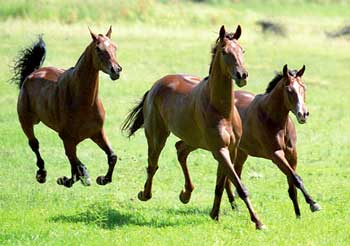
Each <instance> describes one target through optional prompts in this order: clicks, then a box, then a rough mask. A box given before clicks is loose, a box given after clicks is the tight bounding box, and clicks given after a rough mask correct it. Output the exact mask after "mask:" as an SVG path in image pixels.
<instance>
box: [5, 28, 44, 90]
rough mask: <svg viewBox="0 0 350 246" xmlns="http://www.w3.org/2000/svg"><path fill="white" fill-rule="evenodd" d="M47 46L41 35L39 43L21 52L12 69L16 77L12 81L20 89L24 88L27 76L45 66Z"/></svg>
mask: <svg viewBox="0 0 350 246" xmlns="http://www.w3.org/2000/svg"><path fill="white" fill-rule="evenodd" d="M45 46H46V45H45V42H44V40H43V39H42V36H41V35H39V37H38V41H37V42H34V43H33V44H32V45H31V46H29V47H28V48H25V49H23V50H21V51H20V52H19V55H18V57H17V58H16V60H15V63H14V66H13V68H12V70H13V73H14V75H13V77H12V78H11V80H10V81H12V82H14V83H15V84H18V87H19V89H21V88H22V85H23V82H24V80H25V79H26V78H27V76H28V75H30V74H31V73H32V72H33V71H34V70H36V69H38V68H40V67H41V65H42V64H43V62H44V60H45V55H46V47H45Z"/></svg>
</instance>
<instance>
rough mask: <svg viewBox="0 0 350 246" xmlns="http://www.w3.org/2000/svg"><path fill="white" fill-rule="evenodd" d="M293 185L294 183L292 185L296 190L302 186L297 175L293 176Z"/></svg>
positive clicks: (301, 181)
mask: <svg viewBox="0 0 350 246" xmlns="http://www.w3.org/2000/svg"><path fill="white" fill-rule="evenodd" d="M293 183H294V185H295V186H296V187H297V188H299V189H301V188H302V187H303V186H304V184H303V180H302V179H301V177H300V176H299V175H297V174H295V175H293Z"/></svg>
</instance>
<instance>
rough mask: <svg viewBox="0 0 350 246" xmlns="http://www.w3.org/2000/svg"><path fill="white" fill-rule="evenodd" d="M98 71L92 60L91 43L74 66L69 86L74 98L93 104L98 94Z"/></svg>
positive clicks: (83, 102) (86, 103)
mask: <svg viewBox="0 0 350 246" xmlns="http://www.w3.org/2000/svg"><path fill="white" fill-rule="evenodd" d="M98 72H99V70H98V69H97V68H96V67H95V65H94V62H93V57H92V54H91V45H89V46H88V47H87V48H86V50H85V51H84V53H83V54H82V55H81V57H80V58H79V60H78V61H77V64H76V66H75V67H74V73H73V74H74V75H73V80H72V81H71V84H70V88H71V90H72V94H74V99H75V100H78V101H79V102H80V103H81V104H85V105H90V106H91V105H93V104H94V102H95V101H96V98H97V96H98V87H99V80H98Z"/></svg>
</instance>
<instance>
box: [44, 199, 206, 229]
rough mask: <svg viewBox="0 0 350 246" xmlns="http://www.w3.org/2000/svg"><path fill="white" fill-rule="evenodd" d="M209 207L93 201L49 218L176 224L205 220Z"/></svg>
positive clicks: (113, 225) (96, 222)
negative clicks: (114, 205)
mask: <svg viewBox="0 0 350 246" xmlns="http://www.w3.org/2000/svg"><path fill="white" fill-rule="evenodd" d="M209 220H210V219H209V211H207V210H205V209H203V210H202V209H198V208H173V209H162V208H144V207H142V208H139V207H138V208H135V207H131V206H130V204H128V206H122V207H118V208H117V209H115V208H112V206H111V205H109V204H93V205H90V206H88V207H87V208H86V209H85V211H83V212H81V213H78V214H73V215H57V216H52V217H50V218H49V221H52V222H63V223H85V224H94V225H97V226H99V227H102V228H104V229H114V228H117V227H123V226H130V225H136V226H147V227H155V228H162V227H177V226H186V225H195V224H201V223H205V222H207V221H209Z"/></svg>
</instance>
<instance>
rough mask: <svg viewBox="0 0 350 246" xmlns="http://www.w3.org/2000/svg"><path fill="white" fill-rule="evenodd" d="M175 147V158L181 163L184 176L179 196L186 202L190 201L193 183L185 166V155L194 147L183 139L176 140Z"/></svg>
mask: <svg viewBox="0 0 350 246" xmlns="http://www.w3.org/2000/svg"><path fill="white" fill-rule="evenodd" d="M175 147H176V150H177V159H178V161H179V163H180V165H181V168H182V172H183V174H184V177H185V185H184V188H183V189H182V190H181V192H180V196H179V198H180V201H181V202H182V203H184V204H186V203H188V202H189V201H190V199H191V194H192V191H193V190H194V185H193V184H192V181H191V177H190V173H189V171H188V167H187V157H188V155H189V154H190V153H191V152H192V151H193V150H195V149H194V148H192V147H190V146H188V145H187V144H186V143H185V142H184V141H178V142H177V143H176V144H175Z"/></svg>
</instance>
